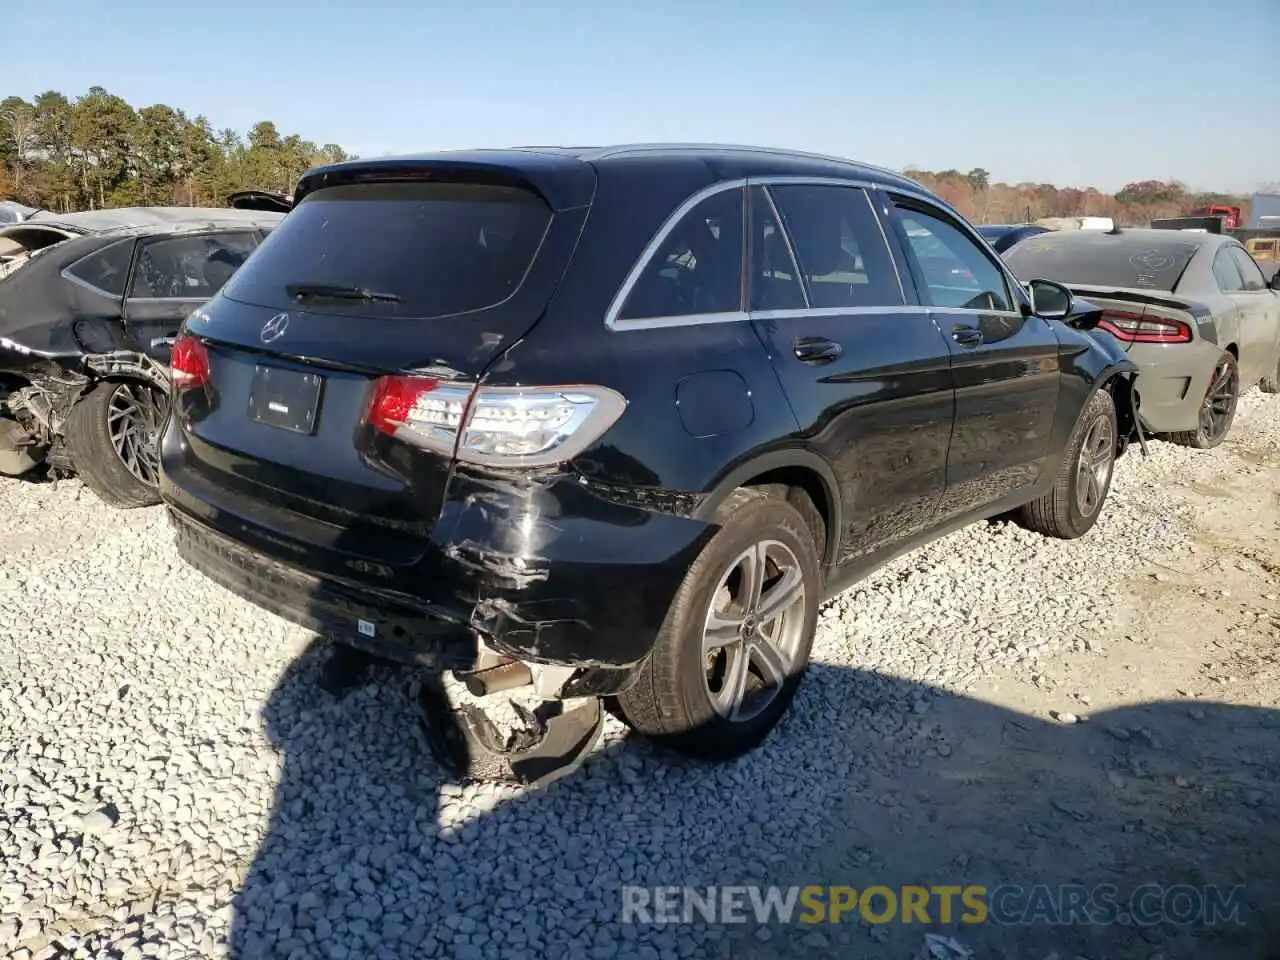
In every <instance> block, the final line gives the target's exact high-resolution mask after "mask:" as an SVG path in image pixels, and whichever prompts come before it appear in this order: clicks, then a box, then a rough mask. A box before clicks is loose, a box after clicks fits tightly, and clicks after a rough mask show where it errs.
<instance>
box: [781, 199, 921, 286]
mask: <svg viewBox="0 0 1280 960" xmlns="http://www.w3.org/2000/svg"><path fill="white" fill-rule="evenodd" d="M768 190H769V194H770V196H772V197H773V201H774V203H775V205H776V206H777V208H778V212H779V213H780V214H781V216H782V222H783V226H784V227H785V229H786V231H787V234H788V236H789V237H790V238H791V246H792V249H793V250H794V251H795V256H796V261H797V263H798V264H799V267H800V276H801V279H802V280H803V281H804V288H805V292H806V293H807V295H808V297H809V305H810V306H811V307H812V308H814V309H837V310H838V309H840V308H848V307H896V306H901V305H902V289H901V287H900V286H899V284H898V275H897V273H896V272H895V271H894V267H893V260H892V259H891V257H890V255H889V248H888V247H887V246H886V245H885V241H884V235H883V234H882V233H881V231H880V225H879V222H878V221H877V220H876V215H875V211H873V210H872V209H871V203H870V201H869V200H868V198H867V194H866V192H865V191H864V190H862V189H861V188H858V187H840V186H827V185H813V184H803V183H797V184H781V185H778V186H771V187H769V188H768Z"/></svg>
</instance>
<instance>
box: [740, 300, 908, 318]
mask: <svg viewBox="0 0 1280 960" xmlns="http://www.w3.org/2000/svg"><path fill="white" fill-rule="evenodd" d="M931 309H932V308H930V307H921V306H918V305H916V304H914V303H912V304H899V305H898V306H896V307H805V308H799V307H796V308H794V309H790V310H752V311H751V319H752V320H792V319H809V318H817V317H870V316H883V315H885V314H894V313H909V314H926V313H929V312H930V310H931Z"/></svg>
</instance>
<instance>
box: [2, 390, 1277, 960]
mask: <svg viewBox="0 0 1280 960" xmlns="http://www.w3.org/2000/svg"><path fill="white" fill-rule="evenodd" d="M1236 431H1237V432H1238V433H1246V432H1247V433H1248V434H1249V435H1250V436H1251V441H1250V442H1251V445H1252V447H1253V448H1254V449H1266V450H1270V451H1272V452H1273V453H1274V452H1277V451H1280V398H1272V397H1265V396H1263V395H1261V394H1258V393H1252V394H1250V395H1248V396H1247V397H1245V398H1243V400H1242V402H1241V407H1240V413H1239V416H1238V420H1237V426H1236ZM1152 453H1153V456H1152V457H1151V458H1150V459H1146V460H1144V459H1143V458H1142V457H1141V454H1140V453H1139V452H1138V451H1137V450H1136V449H1135V450H1134V451H1133V452H1132V453H1131V454H1129V455H1128V456H1126V458H1125V459H1124V460H1123V461H1121V464H1120V465H1119V467H1118V469H1117V474H1116V479H1115V484H1114V487H1113V490H1112V494H1111V499H1110V501H1109V503H1108V505H1107V508H1106V511H1105V514H1104V517H1103V519H1102V520H1101V522H1100V523H1099V524H1098V526H1097V527H1096V528H1095V529H1094V531H1093V532H1092V533H1091V534H1090V536H1089V537H1088V539H1087V540H1085V541H1083V542H1077V543H1063V542H1055V541H1048V540H1044V539H1041V538H1038V537H1036V536H1033V535H1030V534H1028V533H1025V532H1023V531H1021V530H1019V529H1018V528H1016V527H1014V526H1012V525H1009V524H1003V523H992V524H980V525H976V526H974V527H971V528H969V529H967V530H964V531H962V532H960V533H957V534H955V535H953V536H951V537H948V538H946V539H945V540H943V541H939V542H938V543H936V544H934V545H932V546H930V547H928V548H925V549H923V550H920V551H918V552H916V553H914V554H912V555H910V556H908V557H905V558H903V559H901V560H899V561H897V562H895V563H894V564H892V565H891V566H889V567H887V568H886V569H884V570H882V571H881V572H879V573H878V574H876V575H875V576H874V577H873V578H871V579H869V580H867V581H864V582H863V583H862V584H861V585H859V586H858V587H856V588H855V589H853V590H851V591H849V592H848V593H847V594H845V595H844V596H842V597H841V598H839V599H837V600H836V601H835V602H833V603H832V604H830V605H829V606H828V607H827V608H826V610H825V611H824V613H823V615H822V619H821V624H820V631H819V637H818V641H817V644H816V646H815V654H814V655H815V661H816V663H815V667H814V669H813V670H812V672H811V674H810V676H809V678H808V680H807V681H806V683H805V685H804V687H803V688H802V692H801V695H800V696H799V698H798V699H797V701H796V703H795V705H794V707H793V710H792V712H791V714H790V715H789V717H788V719H787V720H786V721H785V722H784V724H783V725H782V726H781V727H780V728H779V730H778V731H777V732H776V733H775V734H774V735H773V736H772V737H771V739H770V741H769V742H768V744H767V745H766V747H765V748H764V749H762V750H760V751H757V752H756V753H754V754H752V755H751V756H748V757H746V758H743V759H742V760H740V761H739V762H737V763H734V764H731V765H727V766H721V767H705V766H699V765H695V764H690V763H685V762H682V761H679V760H675V759H672V758H670V757H667V756H665V755H662V754H660V753H658V752H656V751H654V750H653V749H652V748H650V747H649V746H648V745H646V744H645V743H643V742H640V741H638V740H636V739H629V738H627V737H625V735H624V732H623V730H622V728H621V727H620V725H618V724H617V723H616V722H615V721H613V720H612V718H610V719H609V721H608V726H607V728H606V735H605V738H604V740H603V742H602V743H601V745H600V747H599V748H598V750H597V754H596V755H595V756H593V757H592V758H590V759H589V760H588V762H587V763H586V764H585V765H584V766H583V768H582V769H581V770H579V771H578V772H576V773H575V774H574V775H572V776H571V777H568V778H566V779H565V780H562V781H560V782H558V783H556V784H554V785H552V786H551V787H549V788H547V789H546V790H542V791H531V792H521V791H518V790H514V789H507V788H494V787H491V786H468V787H466V788H460V787H457V786H455V785H451V784H448V783H446V782H445V781H443V780H442V778H441V777H440V775H439V774H438V772H437V770H436V768H435V766H434V764H433V763H432V761H431V759H430V757H429V755H428V753H427V750H426V747H425V744H424V743H423V742H422V739H421V735H420V733H419V731H418V725H417V716H418V714H417V710H416V708H415V706H414V693H415V687H416V684H417V683H418V682H419V680H418V678H417V677H416V676H415V675H414V674H413V672H412V671H407V670H403V671H395V670H392V669H390V668H379V669H378V670H377V671H375V674H374V675H373V677H372V678H371V679H370V681H369V682H368V683H367V684H365V685H364V686H362V687H359V688H357V689H355V690H354V691H352V692H350V693H349V694H347V695H346V696H344V697H341V698H335V697H332V696H330V695H328V694H325V693H323V692H322V691H321V690H319V689H318V688H317V686H316V683H315V680H316V676H317V673H318V668H319V666H320V664H321V663H322V661H323V659H324V657H325V656H326V655H327V652H326V650H325V647H324V645H323V644H321V643H319V642H318V641H315V640H314V639H313V638H312V637H311V636H310V635H309V634H308V633H306V632H305V631H302V630H300V629H297V628H294V627H292V626H290V625H288V624H286V623H284V622H283V621H280V620H277V619H275V618H273V617H270V616H268V615H265V614H263V613H261V612H259V611H258V610H257V609H255V608H254V607H252V606H250V605H248V604H246V603H243V602H241V601H239V600H237V599H235V598H234V597H232V596H231V595H229V594H228V593H226V592H224V591H222V590H221V589H219V588H217V587H215V586H212V585H211V584H209V583H208V582H207V581H205V580H204V579H202V578H201V577H200V576H199V575H197V574H195V573H193V572H191V571H189V570H188V569H187V568H185V567H184V566H183V565H182V564H181V563H180V562H179V560H178V558H177V556H176V554H175V552H174V550H173V548H172V546H171V544H170V537H169V534H168V530H167V527H166V522H165V520H164V518H163V515H162V514H161V512H160V511H159V510H147V511H141V512H130V513H120V512H115V511H112V510H109V509H108V508H106V507H104V506H102V505H100V504H99V503H98V502H97V501H96V500H95V499H94V498H93V497H92V495H90V494H89V493H88V492H86V491H82V489H81V487H80V486H79V485H78V484H77V483H75V482H64V483H62V484H60V485H58V486H57V487H56V488H55V487H54V486H52V485H50V484H29V483H22V482H15V481H0V551H2V553H0V649H3V651H4V654H3V657H2V658H0V804H2V807H0V810H2V813H0V854H2V858H0V954H3V955H5V956H8V957H13V958H15V960H32V958H34V960H43V958H49V957H56V956H76V957H116V956H120V957H126V958H137V957H142V956H150V957H171V958H178V957H221V956H227V955H229V954H230V955H234V956H237V957H245V958H254V957H265V956H281V957H313V956H314V957H331V958H344V957H352V958H356V957H361V958H363V957H378V958H381V957H423V956H436V955H440V956H454V957H459V958H468V957H474V958H481V957H485V958H489V957H510V958H524V957H530V958H531V957H540V956H552V957H578V956H581V957H598V958H614V957H617V958H647V960H654V958H664V960H665V958H671V957H702V956H728V955H730V954H731V953H734V952H737V951H736V948H735V943H736V942H737V939H738V938H739V937H746V938H748V941H749V943H753V944H759V943H763V942H765V941H767V940H768V938H769V937H770V936H771V934H770V932H769V930H768V929H767V928H760V929H758V930H757V929H753V928H750V927H747V928H741V927H733V926H728V927H725V926H716V925H704V926H679V927H660V926H630V925H626V926H624V925H621V924H620V923H619V922H618V919H619V910H620V897H619V887H620V886H621V885H623V884H641V885H646V886H652V885H658V884H680V885H690V886H699V885H705V884H712V883H724V884H750V883H767V882H769V881H770V879H771V878H773V877H776V876H779V875H781V874H782V873H784V872H786V873H791V872H794V869H795V866H796V864H803V863H804V862H806V858H808V857H810V856H812V855H815V851H816V850H817V849H818V848H820V847H821V846H822V845H823V843H824V837H826V836H827V835H828V834H829V833H830V831H831V830H832V829H834V828H835V827H836V826H838V824H835V823H833V821H832V816H833V814H832V813H831V812H830V811H833V810H835V809H836V808H837V807H838V805H839V802H840V801H841V800H842V799H844V798H847V797H848V796H849V795H850V794H851V793H858V792H860V793H861V794H862V795H863V796H866V797H869V798H870V799H871V800H873V801H877V802H883V803H885V804H889V805H892V804H893V802H894V799H893V794H892V790H891V789H890V788H888V787H883V788H881V787H877V786H876V784H877V783H881V782H888V781H889V780H891V778H892V776H893V773H894V771H895V770H896V769H900V768H901V767H902V765H903V764H906V765H908V766H910V765H911V764H912V763H913V762H915V758H918V757H919V756H920V755H921V754H923V753H925V752H930V751H931V752H932V753H931V755H936V753H937V751H938V750H939V749H940V746H939V744H938V743H937V742H936V730H935V729H933V728H932V727H931V724H930V710H931V702H932V701H933V699H934V698H935V697H937V696H938V695H939V691H950V692H962V691H964V690H965V689H966V688H967V687H968V686H969V685H971V684H973V683H975V682H976V681H978V680H979V679H981V678H982V677H984V676H986V675H988V674H989V673H990V671H992V670H994V669H997V668H1001V669H1008V668H1009V667H1010V666H1012V667H1013V668H1014V669H1018V670H1025V671H1026V672H1028V673H1030V672H1031V671H1033V670H1034V669H1035V665H1036V662H1037V660H1038V659H1039V658H1040V657H1042V656H1044V655H1046V654H1049V653H1052V652H1053V651H1055V650H1061V649H1063V648H1070V647H1072V646H1073V645H1079V644H1086V643H1089V642H1091V640H1090V638H1097V637H1098V636H1101V635H1104V634H1105V633H1106V631H1107V629H1108V627H1109V625H1110V624H1111V617H1112V613H1111V611H1112V610H1113V609H1114V607H1115V605H1116V604H1117V602H1118V600H1119V594H1118V589H1119V587H1118V584H1119V583H1120V582H1121V581H1122V579H1123V578H1124V577H1125V576H1126V575H1128V574H1129V573H1131V572H1133V571H1135V570H1137V569H1139V568H1141V567H1142V566H1143V565H1144V564H1145V563H1146V562H1147V561H1148V560H1149V559H1151V558H1153V557H1157V556H1159V555H1161V554H1164V553H1168V552H1171V551H1179V550H1181V549H1183V548H1184V547H1185V546H1186V544H1187V542H1188V538H1189V536H1190V533H1191V530H1192V521H1193V518H1192V517H1191V516H1190V513H1189V508H1188V507H1187V506H1186V503H1185V500H1184V499H1183V498H1181V497H1180V495H1178V494H1177V492H1176V491H1170V490H1168V489H1166V488H1165V486H1164V485H1163V483H1162V481H1164V480H1166V479H1167V478H1170V477H1174V476H1177V477H1178V478H1179V479H1182V480H1187V479H1194V478H1196V477H1205V478H1208V477H1210V476H1211V475H1213V474H1214V473H1215V472H1216V471H1219V470H1221V468H1222V457H1224V456H1227V455H1228V454H1227V453H1226V451H1214V452H1211V453H1199V452H1195V451H1189V450H1184V449H1181V448H1177V447H1174V446H1171V445H1168V444H1163V443H1153V444H1152ZM1242 469H1247V466H1246V467H1243V468H1242ZM1259 469H1261V467H1259ZM904 680H905V681H909V682H903V681H904ZM881 789H883V791H884V792H883V793H882V794H881V793H877V791H878V790H881ZM875 932H876V931H875V930H872V931H870V933H872V934H874V933H875ZM867 933H868V931H866V930H859V929H857V928H853V929H849V930H848V931H846V932H841V933H828V934H823V933H817V932H815V933H813V934H811V935H810V936H811V937H816V938H817V939H815V940H812V941H811V942H810V943H809V945H810V946H812V947H813V948H814V949H815V950H818V949H820V948H822V947H823V945H824V944H825V945H827V946H830V947H831V948H832V949H836V950H838V949H839V948H841V947H845V948H847V949H853V948H854V946H855V945H858V944H863V945H867V946H872V945H873V944H872V942H871V941H869V940H867Z"/></svg>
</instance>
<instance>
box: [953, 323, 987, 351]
mask: <svg viewBox="0 0 1280 960" xmlns="http://www.w3.org/2000/svg"><path fill="white" fill-rule="evenodd" d="M951 339H952V340H954V341H955V342H956V343H958V344H960V346H962V347H976V346H978V345H979V344H980V343H982V331H981V330H979V329H978V328H977V327H971V326H969V325H967V324H963V323H958V324H956V325H955V326H954V327H952V328H951Z"/></svg>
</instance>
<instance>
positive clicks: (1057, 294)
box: [1027, 280, 1074, 320]
mask: <svg viewBox="0 0 1280 960" xmlns="http://www.w3.org/2000/svg"><path fill="white" fill-rule="evenodd" d="M1027 293H1028V294H1030V295H1031V309H1032V310H1033V311H1035V314H1036V316H1038V317H1044V318H1045V319H1046V320H1065V319H1066V318H1067V317H1068V316H1070V315H1071V308H1072V305H1073V304H1074V298H1073V297H1072V296H1071V291H1070V290H1068V289H1067V288H1066V287H1064V286H1063V285H1062V284H1060V283H1056V282H1055V281H1053V280H1032V281H1030V282H1029V283H1027Z"/></svg>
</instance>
